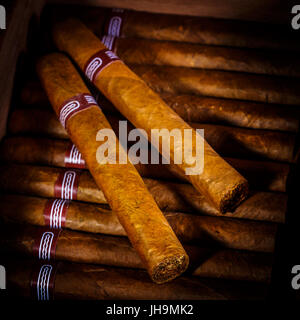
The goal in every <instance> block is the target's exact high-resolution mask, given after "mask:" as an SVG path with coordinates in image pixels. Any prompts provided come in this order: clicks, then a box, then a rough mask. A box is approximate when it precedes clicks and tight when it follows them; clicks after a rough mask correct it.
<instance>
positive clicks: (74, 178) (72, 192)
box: [54, 170, 80, 200]
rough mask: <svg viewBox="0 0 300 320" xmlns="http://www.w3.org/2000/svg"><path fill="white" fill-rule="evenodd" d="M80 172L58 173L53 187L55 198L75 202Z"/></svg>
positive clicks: (67, 171)
mask: <svg viewBox="0 0 300 320" xmlns="http://www.w3.org/2000/svg"><path fill="white" fill-rule="evenodd" d="M79 176H80V171H75V170H66V171H63V172H62V173H60V175H59V177H58V179H57V180H56V182H55V185H54V196H55V198H60V199H66V200H76V199H77V189H78V181H79Z"/></svg>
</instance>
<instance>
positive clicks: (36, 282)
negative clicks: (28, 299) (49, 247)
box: [30, 263, 57, 301]
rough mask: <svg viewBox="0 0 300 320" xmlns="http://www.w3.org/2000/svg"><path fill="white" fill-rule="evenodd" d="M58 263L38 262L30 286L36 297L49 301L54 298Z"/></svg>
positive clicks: (33, 295)
mask: <svg viewBox="0 0 300 320" xmlns="http://www.w3.org/2000/svg"><path fill="white" fill-rule="evenodd" d="M56 271H57V265H54V264H50V263H49V264H37V265H35V266H34V268H33V272H32V276H31V281H30V287H31V294H32V297H33V298H34V299H37V300H39V301H49V300H53V298H54V283H55V275H56Z"/></svg>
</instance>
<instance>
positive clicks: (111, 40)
mask: <svg viewBox="0 0 300 320" xmlns="http://www.w3.org/2000/svg"><path fill="white" fill-rule="evenodd" d="M101 42H102V43H103V44H104V45H105V46H106V47H107V48H108V49H109V50H111V51H113V52H115V44H116V37H114V36H110V35H104V36H103V37H102V39H101Z"/></svg>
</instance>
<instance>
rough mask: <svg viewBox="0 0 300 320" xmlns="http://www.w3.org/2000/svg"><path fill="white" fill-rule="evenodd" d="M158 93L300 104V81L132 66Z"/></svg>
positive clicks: (181, 68)
mask: <svg viewBox="0 0 300 320" xmlns="http://www.w3.org/2000/svg"><path fill="white" fill-rule="evenodd" d="M130 68H131V69H132V70H133V71H134V72H135V73H136V74H137V75H138V76H139V77H141V78H142V79H143V80H144V81H145V82H146V83H147V85H148V86H150V88H151V89H152V90H154V91H156V92H157V93H161V92H164V93H168V94H173V95H176V94H195V95H200V96H211V97H217V98H227V99H240V100H250V101H257V102H263V103H275V104H284V105H286V104H287V105H299V103H300V94H299V90H298V88H299V80H297V79H288V78H280V77H271V76H265V75H255V74H246V73H238V72H229V71H218V70H205V69H195V68H194V69H193V68H184V67H168V66H146V65H137V64H134V65H130Z"/></svg>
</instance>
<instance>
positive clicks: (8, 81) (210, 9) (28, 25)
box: [0, 0, 298, 296]
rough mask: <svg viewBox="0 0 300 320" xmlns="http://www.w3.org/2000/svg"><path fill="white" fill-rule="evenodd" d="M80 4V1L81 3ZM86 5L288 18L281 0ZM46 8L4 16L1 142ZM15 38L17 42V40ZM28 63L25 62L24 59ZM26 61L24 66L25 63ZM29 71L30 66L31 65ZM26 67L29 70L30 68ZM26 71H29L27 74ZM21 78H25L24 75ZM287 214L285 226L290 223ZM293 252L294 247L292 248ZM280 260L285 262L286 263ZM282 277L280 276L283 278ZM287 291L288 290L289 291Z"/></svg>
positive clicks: (282, 236)
mask: <svg viewBox="0 0 300 320" xmlns="http://www.w3.org/2000/svg"><path fill="white" fill-rule="evenodd" d="M49 2H53V3H55V4H61V3H62V1H49ZM79 2H80V1H64V3H67V4H75V3H76V4H78V3H79ZM80 3H81V2H80ZM85 4H87V5H93V6H106V7H122V8H125V9H135V10H140V11H149V12H160V13H171V14H185V15H195V16H206V17H214V18H224V19H240V20H248V21H251V22H250V23H252V22H267V23H270V24H272V23H276V24H282V25H283V26H284V28H285V27H286V21H287V19H288V18H289V15H288V14H286V13H285V12H290V10H289V9H287V7H288V4H287V2H285V3H284V4H283V2H280V1H271V0H269V1H265V2H263V3H262V2H261V1H257V0H255V1H247V2H246V3H240V2H238V3H237V2H236V1H234V0H231V1H229V3H228V2H226V4H225V3H224V2H222V1H217V0H214V1H202V2H199V1H196V0H190V1H185V2H182V1H177V0H169V1H167V0H164V1H150V0H143V1H137V0H128V1H120V0H115V1H106V0H102V1H101V0H90V1H86V3H85ZM46 5H47V1H45V0H40V1H38V0H26V1H25V0H24V1H13V3H12V4H11V7H9V10H7V11H8V15H7V20H8V23H7V30H5V31H1V33H2V34H1V36H0V77H1V79H0V81H1V82H0V113H1V117H0V139H2V138H3V137H4V135H5V134H6V130H7V128H6V124H7V119H8V116H9V112H10V108H11V107H13V104H14V92H15V91H14V90H18V83H17V81H15V80H16V79H15V73H16V70H17V66H18V63H19V64H23V65H22V69H23V70H24V69H25V70H26V66H25V67H24V61H23V60H22V59H23V58H22V57H23V54H24V53H28V52H30V50H32V48H30V46H29V44H30V41H31V37H32V33H34V37H35V38H34V39H37V37H38V32H37V30H36V29H35V28H36V27H37V26H38V25H39V23H40V17H41V14H42V10H43V8H44V7H45V6H46ZM16 39H17V41H16ZM26 61H27V60H26ZM26 61H25V63H26ZM30 68H31V66H30ZM30 68H28V69H30ZM29 72H32V70H31V71H29ZM23 77H24V75H23ZM293 170H295V173H294V176H293V177H292V178H291V182H290V186H289V189H290V191H291V195H290V198H291V201H290V203H291V206H292V205H293V199H294V198H293V191H295V190H297V188H295V187H294V184H295V180H296V177H297V174H298V173H297V168H295V169H293ZM290 215H291V214H289V216H288V218H287V223H289V224H291V221H293V219H291V217H290ZM286 232H287V229H286V228H285V227H282V230H280V232H279V234H278V241H277V248H276V251H275V252H276V259H275V265H274V269H273V280H272V284H271V290H272V289H274V290H273V291H272V292H271V293H270V295H271V296H272V295H276V294H278V292H279V291H280V290H281V288H282V287H284V288H286V287H287V286H288V285H287V282H288V279H287V277H288V275H287V273H286V264H288V256H287V255H286V254H287V253H286V252H284V253H283V251H284V249H283V248H284V246H285V245H286V242H287V241H288V240H287V237H286ZM295 249H296V247H295ZM282 259H286V260H285V262H283V261H282ZM282 274H283V275H282ZM289 292H290V291H289Z"/></svg>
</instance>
